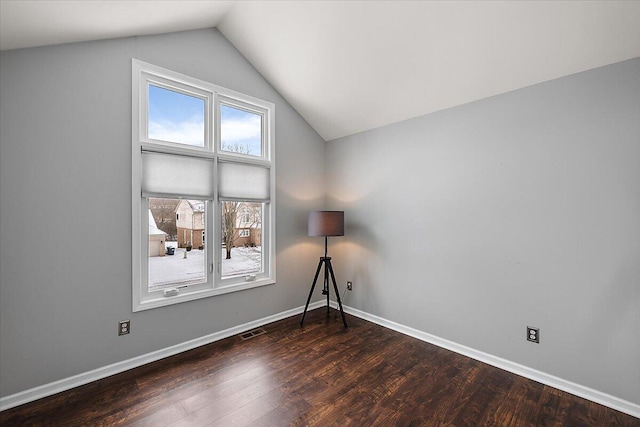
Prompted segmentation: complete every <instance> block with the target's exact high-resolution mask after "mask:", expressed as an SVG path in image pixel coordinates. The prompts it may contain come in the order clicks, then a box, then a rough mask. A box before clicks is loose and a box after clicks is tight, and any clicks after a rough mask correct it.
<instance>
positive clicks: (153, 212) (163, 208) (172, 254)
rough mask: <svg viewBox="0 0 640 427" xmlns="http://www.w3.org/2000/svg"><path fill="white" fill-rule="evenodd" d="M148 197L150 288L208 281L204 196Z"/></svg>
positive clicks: (157, 288) (156, 288) (152, 289)
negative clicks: (186, 197) (187, 198)
mask: <svg viewBox="0 0 640 427" xmlns="http://www.w3.org/2000/svg"><path fill="white" fill-rule="evenodd" d="M148 200H149V283H148V285H149V291H157V290H159V289H163V288H167V287H174V286H182V285H193V284H196V283H204V282H206V280H207V278H206V270H205V266H206V262H207V257H206V253H205V250H204V234H205V218H206V214H205V202H204V200H185V199H182V200H178V199H158V198H149V199H148Z"/></svg>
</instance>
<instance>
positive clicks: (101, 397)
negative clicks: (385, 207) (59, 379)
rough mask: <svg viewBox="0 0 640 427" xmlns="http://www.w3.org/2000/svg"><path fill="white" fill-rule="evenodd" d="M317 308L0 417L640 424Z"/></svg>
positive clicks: (39, 420) (5, 422)
mask: <svg viewBox="0 0 640 427" xmlns="http://www.w3.org/2000/svg"><path fill="white" fill-rule="evenodd" d="M347 320H348V322H349V328H348V329H346V330H345V329H343V327H342V322H341V320H340V316H337V317H336V316H335V312H334V311H333V310H332V313H331V315H330V316H329V317H327V316H326V309H324V308H323V309H318V310H314V311H312V312H310V313H308V314H307V318H306V319H305V325H304V327H303V328H301V327H300V326H299V325H298V322H299V316H295V317H292V318H289V319H285V320H282V321H279V322H275V323H272V324H269V325H266V326H264V327H263V329H265V330H266V333H265V334H262V335H258V336H255V337H253V338H251V339H248V340H246V341H244V340H242V339H241V338H240V337H238V336H235V337H231V338H227V339H225V340H222V341H218V342H216V343H213V344H210V345H207V346H203V347H200V348H197V349H195V350H192V351H188V352H185V353H182V354H179V355H177V356H173V357H170V358H167V359H164V360H161V361H159V362H155V363H152V364H149V365H146V366H143V367H140V368H137V369H133V370H130V371H127V372H124V373H122V374H118V375H115V376H112V377H109V378H106V379H103V380H100V381H96V382H93V383H91V384H87V385H85V386H81V387H78V388H75V389H73V390H69V391H67V392H64V393H60V394H57V395H55V396H51V397H48V398H45V399H41V400H39V401H36V402H32V403H29V404H26V405H23V406H20V407H17V408H13V409H9V410H6V411H3V412H1V413H0V425H2V426H19V425H20V426H21V425H27V426H114V425H127V426H154V427H155V426H225V427H228V426H287V425H295V426H312V425H315V426H347V425H352V426H378V425H379V426H436V425H449V426H640V419H638V418H633V417H631V416H628V415H626V414H623V413H621V412H617V411H614V410H612V409H609V408H606V407H604V406H601V405H598V404H595V403H592V402H589V401H587V400H584V399H581V398H578V397H575V396H573V395H570V394H568V393H564V392H562V391H559V390H556V389H553V388H551V387H547V386H545V385H542V384H539V383H537V382H534V381H531V380H528V379H525V378H522V377H519V376H517V375H514V374H511V373H508V372H506V371H503V370H500V369H497V368H494V367H491V366H489V365H486V364H484V363H481V362H477V361H475V360H473V359H470V358H468V357H465V356H461V355H458V354H456V353H453V352H450V351H448V350H444V349H442V348H439V347H436V346H434V345H431V344H427V343H424V342H421V341H419V340H416V339H414V338H411V337H408V336H405V335H402V334H400V333H397V332H394V331H391V330H389V329H385V328H383V327H380V326H378V325H375V324H372V323H369V322H367V321H364V320H362V319H359V318H356V317H353V316H347Z"/></svg>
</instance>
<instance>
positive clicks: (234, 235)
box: [221, 202, 263, 278]
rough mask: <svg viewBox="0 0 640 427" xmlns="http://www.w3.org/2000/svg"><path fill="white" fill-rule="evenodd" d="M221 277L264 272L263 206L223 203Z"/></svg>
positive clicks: (247, 203)
mask: <svg viewBox="0 0 640 427" xmlns="http://www.w3.org/2000/svg"><path fill="white" fill-rule="evenodd" d="M221 206H222V277H223V278H225V277H231V276H240V275H244V274H255V273H259V272H261V271H262V209H263V204H262V203H249V202H222V203H221Z"/></svg>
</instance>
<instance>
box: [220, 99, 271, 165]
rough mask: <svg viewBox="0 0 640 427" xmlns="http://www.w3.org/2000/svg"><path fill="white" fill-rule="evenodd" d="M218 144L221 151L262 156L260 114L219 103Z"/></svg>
mask: <svg viewBox="0 0 640 427" xmlns="http://www.w3.org/2000/svg"><path fill="white" fill-rule="evenodd" d="M220 145H221V149H222V150H223V151H228V152H233V153H240V154H249V155H251V156H258V157H261V156H262V115H260V114H255V113H251V112H248V111H245V110H241V109H238V108H233V107H230V106H228V105H224V104H221V105H220Z"/></svg>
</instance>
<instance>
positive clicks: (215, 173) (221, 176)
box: [132, 60, 275, 311]
mask: <svg viewBox="0 0 640 427" xmlns="http://www.w3.org/2000/svg"><path fill="white" fill-rule="evenodd" d="M132 71H133V90H132V92H133V93H132V107H133V120H132V124H133V126H132V128H133V131H132V204H133V212H132V217H133V230H132V248H133V266H134V268H133V276H132V281H133V285H132V291H133V311H140V310H146V309H151V308H155V307H161V306H165V305H169V304H174V303H179V302H185V301H190V300H193V299H198V298H203V297H210V296H215V295H219V294H222V293H227V292H234V291H240V290H243V289H248V288H252V287H256V286H263V285H268V284H272V283H275V259H274V254H275V218H274V214H275V200H274V193H275V192H274V189H275V185H274V177H275V169H274V166H273V162H274V153H275V150H274V148H273V144H274V137H273V136H274V123H275V116H274V114H275V111H274V109H275V107H274V105H273V104H272V103H269V102H266V101H263V100H259V99H256V98H253V97H251V96H248V95H244V94H241V93H238V92H235V91H232V90H229V89H225V88H222V87H219V86H216V85H214V84H212V83H208V82H204V81H201V80H198V79H195V78H192V77H189V76H185V75H183V74H179V73H176V72H173V71H170V70H166V69H163V68H160V67H157V66H154V65H151V64H147V63H144V62H141V61H137V60H133V63H132ZM176 289H177V292H176ZM167 290H170V292H166V291H167Z"/></svg>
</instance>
